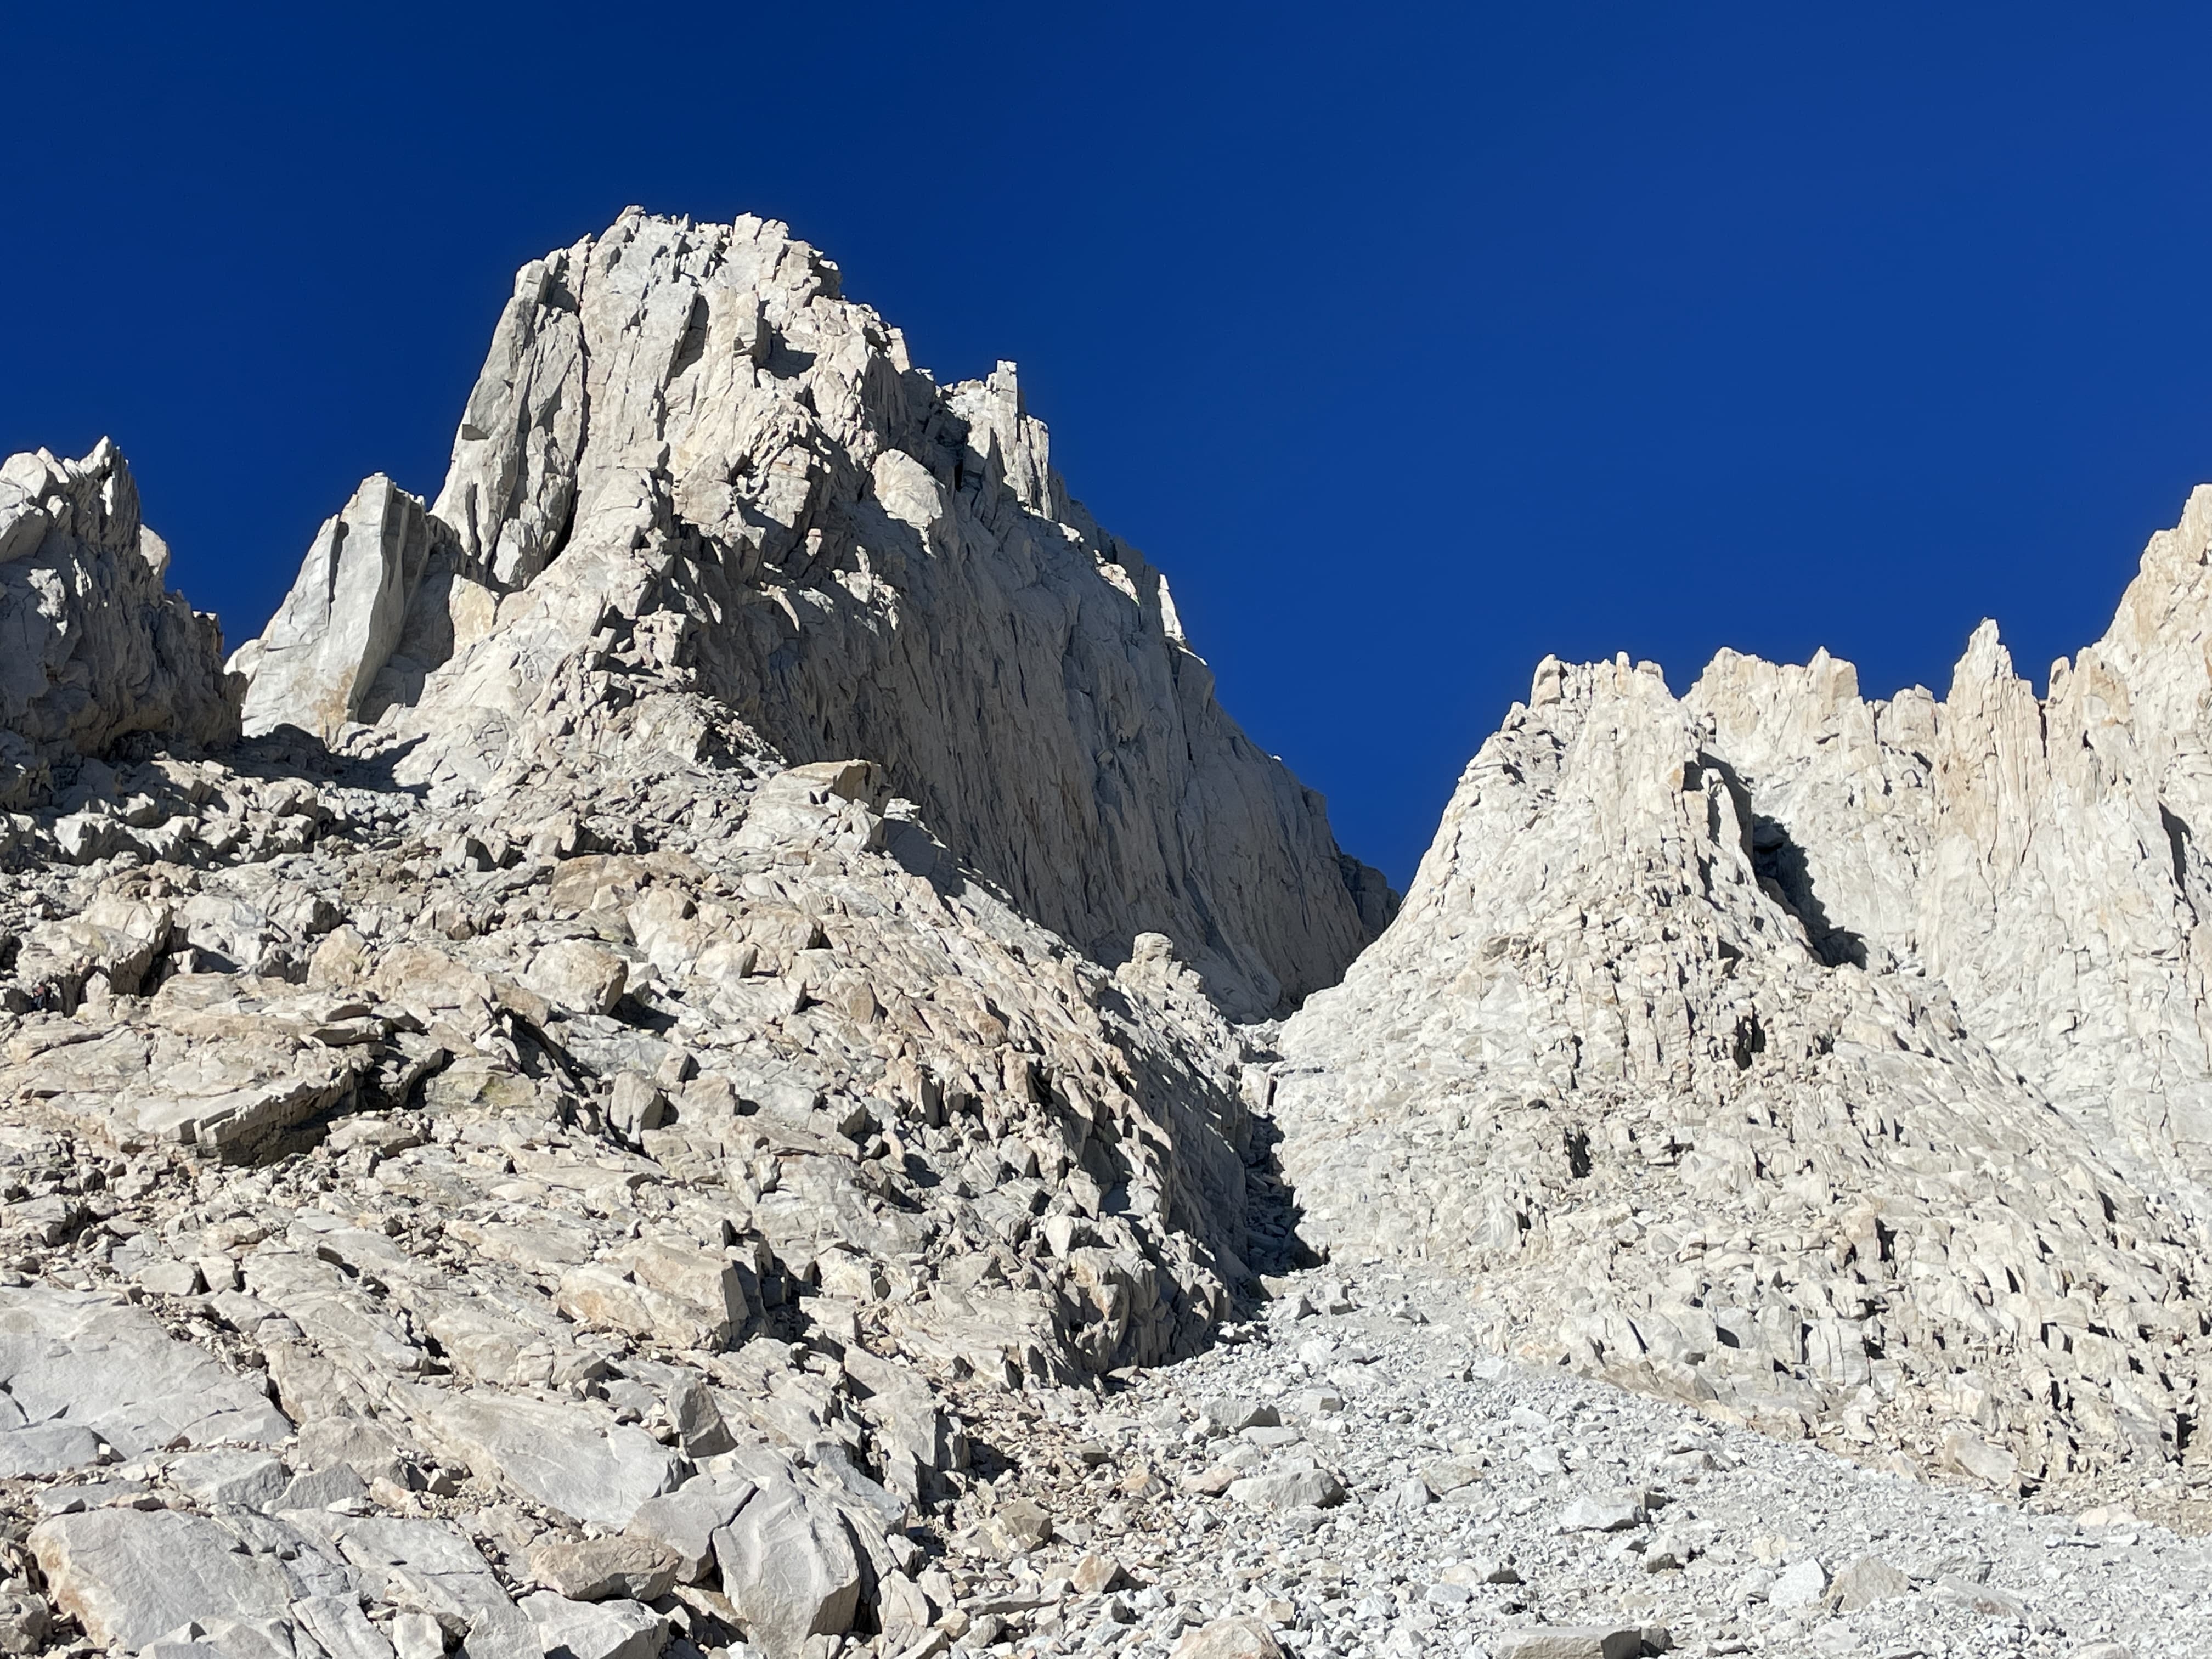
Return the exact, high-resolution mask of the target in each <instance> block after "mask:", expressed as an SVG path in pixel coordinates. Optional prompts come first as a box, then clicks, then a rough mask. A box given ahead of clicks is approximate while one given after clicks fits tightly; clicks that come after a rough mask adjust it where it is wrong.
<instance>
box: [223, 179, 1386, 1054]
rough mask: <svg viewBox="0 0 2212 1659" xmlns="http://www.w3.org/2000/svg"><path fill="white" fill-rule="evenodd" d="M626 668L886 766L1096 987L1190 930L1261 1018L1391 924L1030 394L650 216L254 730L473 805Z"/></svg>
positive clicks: (317, 635)
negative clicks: (977, 376) (391, 753)
mask: <svg viewBox="0 0 2212 1659" xmlns="http://www.w3.org/2000/svg"><path fill="white" fill-rule="evenodd" d="M610 653H622V654H624V655H627V656H630V657H633V658H635V659H641V660H642V661H644V662H647V663H649V664H651V665H653V667H654V668H656V669H659V670H663V671H666V673H667V675H668V678H667V679H666V681H665V688H673V687H676V686H678V685H680V686H682V687H683V688H684V689H686V690H691V691H695V692H697V693H700V694H703V695H704V696H706V697H708V698H709V699H712V700H713V701H714V703H716V704H717V705H719V706H720V708H723V709H726V710H727V711H729V712H731V713H732V714H735V716H736V717H737V718H738V719H739V720H742V721H744V723H745V724H746V725H747V726H750V728H751V729H752V730H753V731H754V732H757V733H758V735H759V736H760V737H761V738H763V739H765V740H766V741H767V742H768V743H769V744H771V745H772V746H773V747H774V748H775V750H776V751H777V752H778V753H780V754H781V756H782V757H784V758H785V759H787V761H789V762H792V763H805V762H809V761H817V760H825V759H836V758H842V757H848V756H856V755H857V756H865V757H869V758H871V759H873V760H876V761H877V762H878V763H880V764H882V765H883V766H884V768H885V769H886V773H887V776H888V780H889V782H890V787H891V788H892V789H893V790H894V791H896V793H899V794H901V795H903V796H905V797H907V798H908V799H911V800H913V801H914V802H915V804H916V805H917V806H918V807H919V808H920V809H921V813H922V815H923V817H925V818H927V821H928V822H929V823H931V824H932V825H933V826H934V827H935V828H936V829H937V830H938V832H939V834H940V835H942V836H944V837H945V841H946V842H947V844H948V845H949V846H951V848H952V849H953V850H954V851H955V852H956V853H957V854H958V855H959V856H961V857H962V858H963V859H964V860H968V861H969V863H970V864H971V865H973V866H974V867H975V868H976V869H978V870H980V871H981V872H984V873H985V874H987V875H988V876H989V877H990V878H992V879H994V881H997V882H999V883H1000V884H1002V885H1003V886H1004V887H1005V888H1006V891H1007V893H1008V894H1009V895H1010V896H1012V898H1013V900H1014V901H1015V902H1016V903H1017V904H1018V905H1019V906H1020V907H1021V908H1022V909H1023V910H1024V912H1025V913H1026V914H1028V915H1031V916H1033V917H1035V918H1036V920H1037V921H1040V922H1042V924H1044V925H1045V926H1047V927H1051V928H1053V929H1054V931H1056V932H1058V933H1061V934H1063V935H1064V936H1065V937H1066V938H1067V939H1071V940H1072V941H1073V942H1074V943H1075V944H1077V945H1079V946H1080V947H1082V948H1083V949H1085V950H1086V951H1090V952H1091V953H1092V954H1093V955H1095V956H1097V957H1100V958H1101V959H1102V960H1107V961H1119V960H1121V959H1122V958H1123V957H1126V956H1127V952H1128V950H1129V941H1130V940H1131V939H1133V937H1134V936H1135V935H1137V934H1138V933H1148V932H1149V933H1164V934H1166V935H1167V936H1168V937H1170V938H1171V939H1174V940H1175V941H1176V944H1177V945H1178V946H1179V947H1180V948H1181V949H1182V951H1183V952H1184V954H1185V955H1186V957H1188V959H1189V960H1190V961H1191V962H1192V963H1193V964H1194V966H1196V967H1197V968H1199V969H1200V971H1201V972H1202V973H1203V974H1204V975H1205V977H1206V981H1207V982H1208V984H1209V986H1210V987H1212V989H1213V990H1214V992H1215V994H1216V995H1217V996H1218V997H1219V998H1220V999H1221V1000H1222V1001H1223V1004H1224V1006H1225V1007H1228V1008H1230V1009H1231V1010H1232V1011H1233V1012H1237V1013H1239V1014H1241V1015H1243V1016H1246V1017H1256V1016H1260V1015H1263V1014H1266V1013H1267V1012H1270V1011H1271V1010H1275V1009H1279V1008H1280V1009H1284V1010H1285V1011H1286V1010H1287V1008H1288V1007H1289V1006H1292V1005H1294V1004H1295V1003H1296V1002H1297V1000H1299V999H1301V998H1303V997H1304V995H1306V994H1308V993H1309V992H1310V991H1313V990H1315V989H1317V988H1318V987H1321V986H1323V985H1327V984H1330V983H1333V982H1334V981H1335V979H1336V977H1337V976H1338V975H1339V974H1340V972H1341V971H1342V969H1343V966H1344V964H1345V963H1346V962H1348V961H1349V960H1350V959H1351V957H1352V955H1353V954H1355V953H1356V952H1357V951H1358V947H1359V946H1360V945H1362V944H1363V943H1364V941H1365V940H1366V939H1368V938H1369V937H1371V935H1372V933H1374V932H1375V931H1376V930H1377V929H1378V928H1379V927H1380V926H1381V925H1382V923H1383V921H1386V920H1387V919H1388V916H1389V905H1390V903H1391V899H1390V896H1389V892H1388V890H1387V888H1386V887H1385V885H1384V884H1383V881H1382V879H1381V878H1380V877H1379V876H1377V875H1376V873H1375V872H1373V871H1371V870H1369V869H1367V868H1366V867H1365V866H1360V865H1358V864H1356V863H1354V862H1353V861H1352V860H1348V859H1346V858H1345V857H1344V856H1343V855H1342V854H1340V853H1339V852H1338V851H1337V849H1336V847H1335V844H1334V841H1333V840H1332V838H1331V837H1330V835H1329V833H1328V823H1327V820H1326V818H1325V817H1324V815H1323V812H1322V806H1321V803H1320V802H1319V800H1318V799H1316V798H1315V797H1314V796H1313V795H1312V794H1311V793H1310V792H1309V791H1307V790H1305V789H1304V788H1302V787H1300V786H1299V785H1298V783H1297V780H1296V779H1294V778H1292V777H1291V775H1290V774H1289V772H1288V771H1286V770H1285V769H1284V768H1283V766H1282V765H1281V764H1280V763H1279V762H1276V761H1274V760H1273V759H1271V758H1270V757H1267V756H1266V755H1264V754H1262V753H1261V752H1260V751H1259V750H1257V749H1256V748H1255V746H1254V745H1253V744H1252V743H1251V742H1250V740H1249V739H1248V738H1246V737H1245V736H1244V734H1243V732H1240V731H1239V730H1238V729H1237V726H1236V725H1235V724H1234V723H1233V722H1232V721H1231V720H1229V718H1228V717H1227V716H1226V715H1225V714H1223V713H1222V711H1221V708H1220V707H1219V705H1218V703H1216V702H1214V699H1213V680H1212V675H1211V674H1210V673H1209V672H1208V671H1207V670H1206V665H1205V664H1204V663H1203V662H1202V661H1200V659H1199V658H1198V657H1197V656H1196V655H1195V654H1194V653H1193V652H1192V651H1191V650H1190V648H1189V646H1188V643H1187V642H1186V641H1185V640H1184V638H1183V635H1182V629H1181V627H1180V626H1179V624H1178V623H1177V622H1176V613H1175V605H1174V602H1173V600H1172V599H1170V597H1169V593H1168V588H1167V583H1166V581H1165V580H1164V579H1163V578H1162V577H1161V576H1160V574H1158V572H1157V571H1155V570H1153V569H1152V568H1151V567H1150V566H1149V565H1147V564H1146V562H1145V561H1144V559H1143V557H1142V556H1140V555H1139V554H1138V553H1137V551H1136V550H1134V549H1133V548H1131V547H1130V546H1128V545H1127V544H1126V543H1124V542H1122V541H1121V540H1119V539H1118V538H1115V537H1114V536H1113V535H1111V534H1109V532H1105V531H1103V530H1102V529H1100V528H1099V527H1098V526H1097V524H1096V523H1094V522H1093V521H1092V520H1091V515H1090V514H1089V513H1086V512H1085V511H1084V509H1083V507H1082V506H1081V504H1080V503H1079V502H1077V501H1073V500H1072V499H1071V498H1070V497H1069V495H1068V494H1067V490H1066V487H1065V485H1064V484H1063V483H1061V482H1060V477H1059V475H1058V474H1057V473H1055V472H1054V471H1053V470H1052V466H1051V464H1050V460H1049V456H1048V443H1047V438H1046V434H1045V429H1044V428H1043V426H1042V424H1040V423H1039V422H1037V421H1036V420H1035V419H1034V418H1032V417H1031V416H1030V415H1029V413H1028V412H1027V410H1025V409H1024V406H1023V404H1022V397H1021V390H1020V386H1019V384H1018V380H1017V379H1016V377H1015V373H1014V368H1013V366H1012V364H1010V363H1001V364H1000V366H999V368H998V369H997V370H996V371H995V372H994V374H992V375H991V376H990V377H989V378H988V379H987V380H981V381H969V382H964V383H963V384H961V385H958V386H952V387H950V388H944V387H940V386H938V385H937V384H936V382H935V381H933V380H932V379H931V378H930V377H929V375H928V374H927V373H926V372H924V371H922V370H919V369H917V368H915V367H914V366H913V364H912V363H911V362H909V361H908V356H907V349H906V344H905V342H904V340H903V338H902V337H901V336H900V334H899V331H897V330H896V329H895V328H892V327H890V326H889V325H886V324H885V323H884V321H883V320H882V319H880V318H879V317H878V316H877V314H876V313H874V312H872V311H871V310H869V309H868V308H867V307H865V306H861V305H858V304H855V303H854V302H852V301H848V300H846V299H844V298H842V296H841V294H840V288H839V276H838V271H837V268H836V265H834V264H831V263H830V262H829V260H827V259H825V258H823V257H822V256H821V255H820V254H819V253H817V252H815V251H814V250H813V249H812V248H811V247H809V246H806V245H805V243H804V242H800V241H798V240H794V239H793V237H792V236H791V234H790V233H789V232H788V231H787V229H786V228H784V227H783V226H781V225H780V224H775V223H767V222H762V221H759V220H757V219H742V220H739V221H738V222H737V223H735V224H733V225H696V224H693V223H691V222H689V221H675V220H666V219H657V218H653V217H650V216H647V215H645V214H643V213H641V212H636V211H633V212H630V213H628V214H625V215H624V216H623V218H622V219H621V220H619V221H618V222H617V223H616V224H615V225H614V226H613V227H612V228H610V229H609V230H608V231H607V232H606V234H604V235H602V236H599V237H598V238H595V239H590V240H585V241H582V242H579V243H578V244H576V246H574V247H571V248H568V249H567V250H565V251H563V252H558V253H555V254H552V255H550V256H549V257H548V258H544V259H541V260H533V261H532V263H531V264H528V265H526V266H525V267H524V268H523V270H522V271H521V273H520V276H518V277H517V278H516V282H515V291H514V297H513V299H512V300H511V301H508V303H507V310H506V313H505V314H504V315H503V316H502V317H501V319H500V324H499V327H498V330H497V331H496V333H495V336H494V337H493V341H492V349H491V353H490V356H489V360H488V361H487V362H486V363H485V366H484V370H483V374H482V376H481V377H480V378H479V379H478V380H477V386H476V390H475V391H474V392H472V393H471V395H470V398H469V403H468V408H467V410H465V413H464V414H463V416H462V419H461V423H460V429H459V435H457V436H456V438H455V440H454V443H453V464H452V466H451V469H450V470H449V471H448V472H447V478H446V483H445V485H444V487H443V489H441V490H440V492H439V494H438V496H437V499H436V501H435V502H434V503H432V504H431V506H430V507H428V510H427V511H426V510H425V509H424V508H423V507H422V505H421V504H420V503H418V502H416V501H413V500H411V499H410V498H409V497H408V496H406V495H404V493H403V492H401V491H399V490H398V489H396V488H395V487H394V486H393V485H392V483H391V482H390V481H389V480H388V479H386V478H384V477H374V478H371V479H370V480H369V481H368V483H364V484H363V485H362V488H361V491H360V493H359V494H358V495H356V497H355V498H354V500H353V501H351V502H350V503H349V505H348V506H347V507H346V508H345V510H344V511H343V513H340V514H339V515H338V516H337V518H335V519H333V520H331V521H330V523H328V524H327V525H325V526H324V528H323V530H322V532H321V533H320V534H319V536H318V538H316V542H315V545H314V547H313V550H311V551H310V553H309V555H308V557H307V563H306V565H305V566H304V567H303V568H302V569H301V575H300V580H299V582H298V584H297V585H296V586H295V587H294V589H293V591H292V593H291V595H290V596H289V598H288V599H286V601H285V604H284V606H283V610H282V611H280V612H279V613H278V615H277V617H276V620H275V621H274V622H272V623H271V624H270V628H269V630H268V632H267V633H266V634H264V635H263V636H262V638H261V639H259V640H258V641H254V642H252V643H251V644H249V645H247V646H246V647H244V648H243V649H242V650H241V651H240V653H238V655H237V657H236V658H235V659H234V666H235V667H237V668H238V669H240V670H241V671H244V672H245V673H246V676H247V677H248V678H249V679H250V681H251V689H250V690H249V691H248V692H247V694H246V726H247V729H248V730H249V731H265V730H267V729H269V728H270V727H271V726H276V725H278V724H280V723H289V724H292V725H296V726H302V727H305V728H307V729H308V730H310V731H312V732H315V733H317V734H318V735H320V736H325V737H331V738H335V737H337V735H338V734H339V732H341V731H342V730H343V727H344V726H346V724H347V723H348V722H350V721H367V722H371V723H376V724H379V725H380V726H383V727H384V728H385V729H386V731H388V732H392V733H396V734H400V735H403V736H408V737H418V738H421V739H422V752H421V753H420V754H419V755H418V756H417V757H414V758H412V759H411V760H410V761H409V762H408V763H406V765H405V766H404V767H403V769H402V775H404V776H410V777H421V778H431V777H439V776H449V777H455V778H459V779H461V780H465V781H467V782H469V783H471V784H473V785H477V786H487V785H489V783H490V781H491V780H493V779H494V778H495V777H496V776H497V775H500V774H501V772H502V771H510V772H511V771H512V770H513V769H517V768H519V767H523V766H526V765H527V764H529V763H531V762H532V761H533V760H538V761H542V760H544V759H545V758H546V757H549V756H555V755H559V754H564V753H573V752H574V750H575V748H576V746H577V744H578V743H579V740H580V736H581V735H582V734H580V732H579V731H578V729H577V728H578V724H579V722H580V721H588V720H591V719H592V718H595V717H598V716H599V715H600V714H601V713H602V712H603V705H604V702H605V699H604V697H603V696H601V692H600V688H599V684H598V683H597V682H595V681H593V680H592V678H590V677H591V676H592V673H593V672H594V670H595V665H596V664H597V663H598V662H599V661H601V660H603V659H605V658H606V657H607V656H608V655H609V654H610ZM585 740H586V741H588V738H586V739H585ZM668 740H669V741H671V742H674V743H677V744H692V745H696V744H699V743H701V742H702V741H704V740H705V738H704V735H703V733H702V731H701V730H700V729H699V721H698V720H697V719H696V718H690V719H686V718H683V717H678V718H675V720H674V723H673V725H672V726H671V730H670V733H669V738H668Z"/></svg>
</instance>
